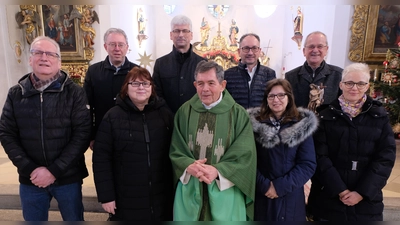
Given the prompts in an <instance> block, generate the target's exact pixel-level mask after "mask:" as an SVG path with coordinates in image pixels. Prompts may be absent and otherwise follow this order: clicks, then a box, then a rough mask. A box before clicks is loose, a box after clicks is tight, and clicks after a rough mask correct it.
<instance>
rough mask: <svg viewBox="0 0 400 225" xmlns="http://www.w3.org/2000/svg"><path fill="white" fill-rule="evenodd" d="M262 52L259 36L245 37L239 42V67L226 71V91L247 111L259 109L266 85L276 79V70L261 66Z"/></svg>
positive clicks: (249, 34)
mask: <svg viewBox="0 0 400 225" xmlns="http://www.w3.org/2000/svg"><path fill="white" fill-rule="evenodd" d="M260 51H261V48H260V37H259V36H258V35H257V34H254V33H248V34H245V35H243V36H242V37H241V38H240V40H239V49H238V52H239V56H240V62H239V65H238V66H235V67H232V68H229V69H227V70H226V71H225V80H226V81H227V84H226V89H227V90H228V91H229V93H230V94H231V95H232V97H233V99H235V101H236V102H237V103H238V104H240V105H241V106H243V107H244V108H245V109H247V108H252V107H259V106H260V105H261V102H262V99H263V97H264V90H265V85H266V83H267V82H268V81H269V80H272V79H275V78H276V74H275V71H274V70H272V69H270V68H268V67H266V66H263V65H261V64H260V61H259V59H258V58H259V57H260Z"/></svg>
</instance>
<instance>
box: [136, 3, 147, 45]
mask: <svg viewBox="0 0 400 225" xmlns="http://www.w3.org/2000/svg"><path fill="white" fill-rule="evenodd" d="M137 23H138V35H137V39H138V41H139V48H140V47H141V46H142V41H143V40H146V39H147V38H148V37H147V35H146V34H145V33H144V31H145V30H146V19H145V18H144V16H143V9H142V8H139V9H138V10H137Z"/></svg>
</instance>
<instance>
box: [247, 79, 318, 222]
mask: <svg viewBox="0 0 400 225" xmlns="http://www.w3.org/2000/svg"><path fill="white" fill-rule="evenodd" d="M248 112H249V114H250V118H251V121H252V124H253V131H254V135H255V140H256V147H257V182H256V197H255V206H254V207H255V208H254V211H255V215H254V220H258V221H305V220H306V212H305V196H304V188H303V186H304V184H305V183H306V182H307V181H308V180H309V179H310V178H311V176H312V175H313V174H314V171H315V167H316V162H315V151H314V142H313V138H312V134H313V132H314V131H315V130H316V129H317V126H318V121H317V118H316V116H315V114H314V113H313V112H311V111H310V110H308V109H304V108H296V105H295V103H294V96H293V91H292V87H291V86H290V83H289V82H288V81H287V80H285V79H274V80H271V81H268V83H267V86H266V89H265V93H264V99H263V101H262V104H261V107H258V108H251V109H248Z"/></svg>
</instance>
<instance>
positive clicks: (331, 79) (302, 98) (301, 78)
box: [285, 61, 343, 108]
mask: <svg viewBox="0 0 400 225" xmlns="http://www.w3.org/2000/svg"><path fill="white" fill-rule="evenodd" d="M342 71H343V69H342V68H340V67H337V66H334V65H330V64H327V63H326V62H325V61H323V62H322V63H321V65H320V67H318V68H317V69H316V70H315V72H314V71H313V70H312V69H311V67H310V66H309V65H308V64H307V61H306V62H304V64H303V65H302V66H299V67H297V68H294V69H293V70H291V71H289V72H287V73H286V74H285V78H286V80H288V81H289V83H290V84H291V85H292V89H293V94H294V100H295V103H296V106H297V107H304V108H307V106H308V102H309V101H310V97H309V95H310V84H316V85H318V86H319V85H321V84H322V85H323V86H324V101H323V103H322V104H329V103H331V102H332V101H333V100H335V99H337V98H338V97H339V96H340V95H341V94H342V92H341V90H340V89H339V83H340V80H341V79H342ZM313 73H315V74H314V77H313Z"/></svg>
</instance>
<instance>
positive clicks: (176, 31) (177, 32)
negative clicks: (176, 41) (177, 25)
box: [172, 29, 190, 34]
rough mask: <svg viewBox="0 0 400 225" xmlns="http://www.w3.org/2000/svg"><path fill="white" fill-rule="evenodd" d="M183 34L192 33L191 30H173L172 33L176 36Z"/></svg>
mask: <svg viewBox="0 0 400 225" xmlns="http://www.w3.org/2000/svg"><path fill="white" fill-rule="evenodd" d="M181 32H182V33H184V34H188V33H190V30H188V29H183V30H179V29H175V30H172V33H174V34H180V33H181Z"/></svg>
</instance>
